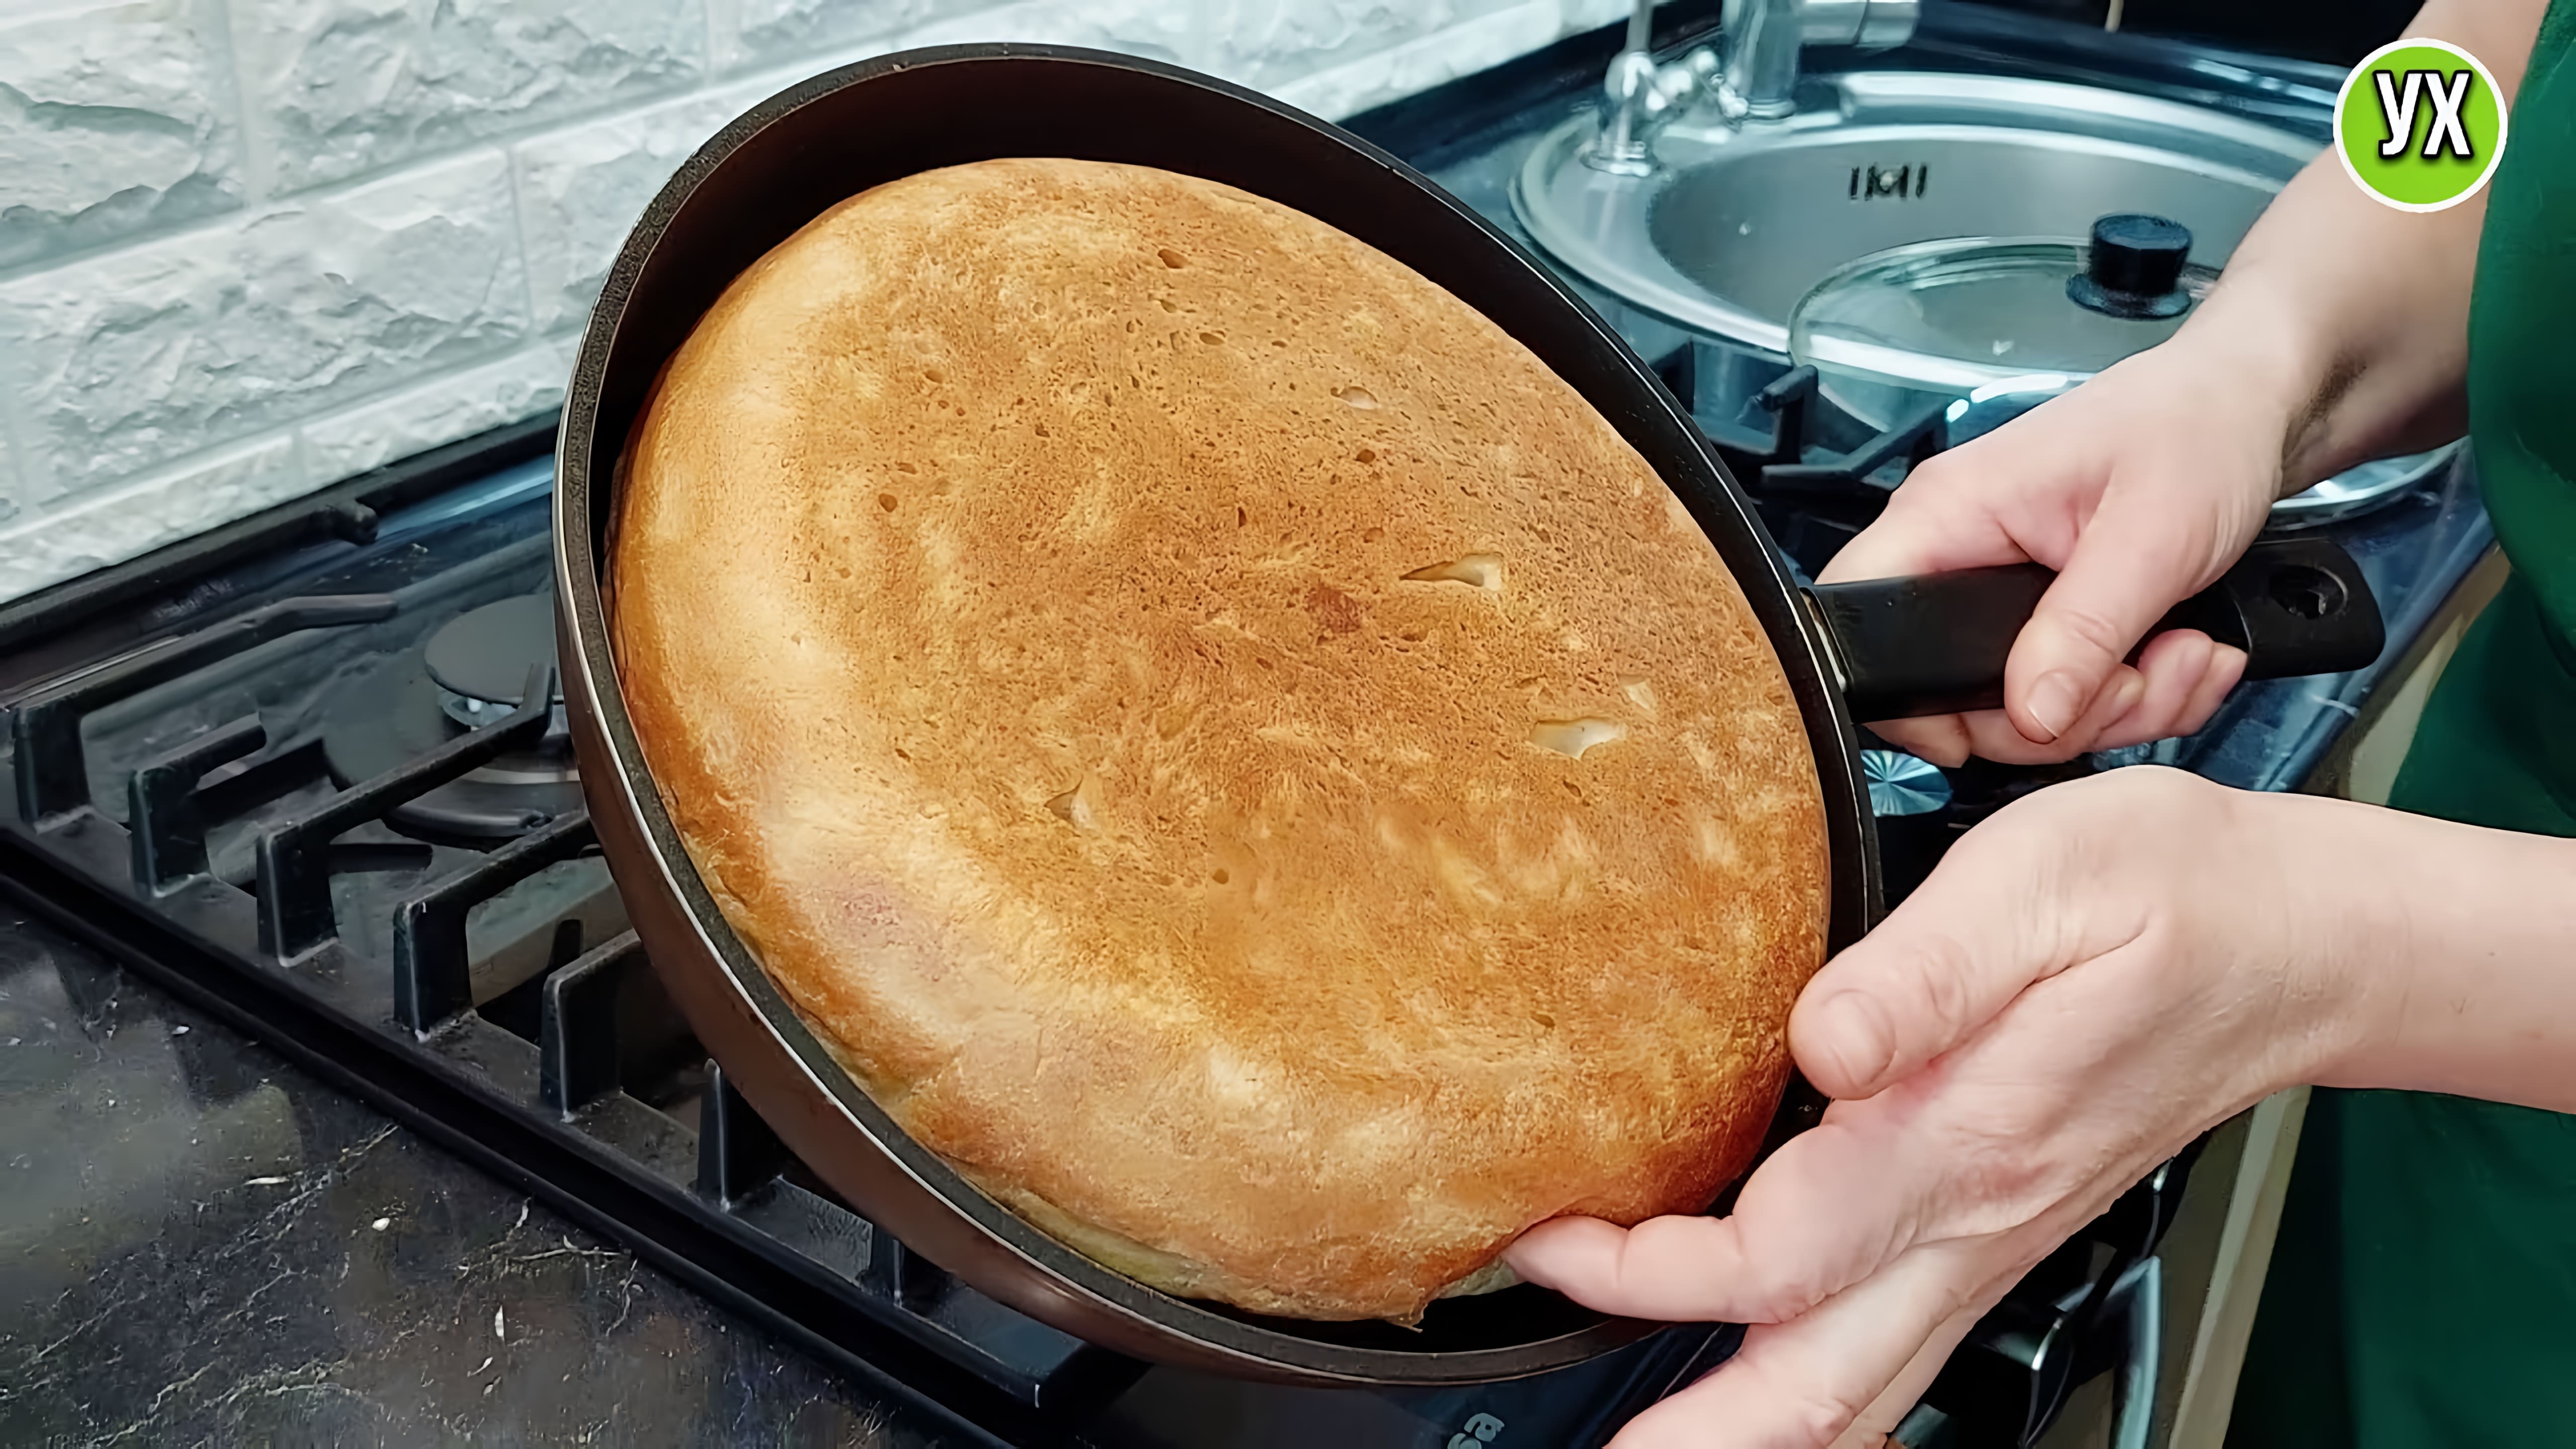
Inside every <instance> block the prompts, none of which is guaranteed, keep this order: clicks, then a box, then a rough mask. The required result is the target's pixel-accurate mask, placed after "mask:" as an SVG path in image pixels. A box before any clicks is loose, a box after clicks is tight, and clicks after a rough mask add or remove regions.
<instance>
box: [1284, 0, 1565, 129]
mask: <svg viewBox="0 0 2576 1449" xmlns="http://www.w3.org/2000/svg"><path fill="white" fill-rule="evenodd" d="M1265 3H1267V0H1265ZM1290 3H1299V4H1306V3H1313V0H1290ZM1354 8H1358V7H1354ZM1570 33H1572V32H1571V31H1569V30H1568V29H1567V28H1566V25H1565V17H1564V12H1563V11H1562V10H1561V9H1560V8H1559V7H1558V5H1557V3H1556V0H1528V3H1524V4H1520V5H1515V6H1513V7H1511V8H1509V9H1505V10H1497V11H1494V12H1492V13H1490V14H1485V15H1480V16H1477V17H1475V18H1474V19H1471V20H1467V21H1464V22H1462V23H1457V24H1452V25H1449V26H1447V27H1445V28H1443V29H1440V30H1437V31H1434V32H1432V33H1430V34H1428V35H1421V36H1416V37H1413V38H1411V39H1408V40H1404V41H1402V42H1400V43H1397V44H1393V45H1387V46H1383V47H1372V46H1365V45H1362V46H1347V47H1344V48H1343V51H1344V52H1348V51H1356V52H1357V53H1358V58H1357V59H1355V60H1351V61H1347V62H1345V63H1343V64H1340V65H1335V66H1332V67H1330V68H1328V69H1321V70H1307V71H1305V72H1304V73H1301V74H1297V75H1295V76H1293V78H1292V77H1287V76H1286V75H1285V72H1286V70H1287V68H1288V67H1289V66H1290V65H1296V64H1302V62H1299V61H1293V60H1292V61H1288V62H1281V63H1277V64H1274V65H1273V66H1272V67H1271V69H1272V71H1273V73H1274V75H1275V76H1278V77H1279V78H1272V79H1264V80H1261V81H1258V82H1255V84H1258V85H1260V86H1261V88H1262V89H1264V90H1267V91H1269V92H1270V93H1271V94H1273V95H1275V96H1277V97H1279V98H1280V99H1281V100H1283V101H1286V102H1287V103H1289V104H1290V105H1292V106H1296V107H1298V108H1299V109H1301V110H1305V111H1309V112H1311V113H1313V114H1315V115H1318V116H1322V117H1324V118H1325V119H1327V120H1336V121H1337V120H1341V119H1342V118H1344V117H1346V116H1352V115H1356V114H1358V113H1359V112H1361V111H1365V110H1367V109H1368V108H1369V107H1371V106H1375V105H1382V104H1384V103H1385V102H1388V101H1392V100H1396V99H1399V98H1401V97H1404V96H1409V95H1413V94H1415V93H1416V92H1419V91H1425V90H1429V89H1430V88H1431V87H1433V86H1436V85H1441V84H1444V83H1446V82H1448V81H1452V80H1456V79H1457V78H1458V77H1460V76H1462V75H1472V74H1474V73H1475V72H1477V71H1480V70H1484V69H1486V68H1487V67H1489V66H1494V65H1499V64H1501V63H1502V62H1504V61H1506V60H1510V59H1512V58H1513V57H1515V56H1520V55H1526V54H1528V53H1529V52H1531V51H1533V50H1536V49H1538V48H1539V47H1541V46H1543V45H1549V44H1552V43H1554V42H1555V41H1557V40H1559V39H1561V38H1563V37H1564V36H1565V35H1567V34H1570Z"/></svg>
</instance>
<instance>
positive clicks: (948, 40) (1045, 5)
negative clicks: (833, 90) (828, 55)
mask: <svg viewBox="0 0 2576 1449" xmlns="http://www.w3.org/2000/svg"><path fill="white" fill-rule="evenodd" d="M1205 3H1209V0H1199V3H1197V4H1193V3H1176V0H1020V3H1018V4H1007V5H996V6H992V7H989V8H985V9H978V10H975V11H973V12H972V13H970V14H964V15H956V16H953V17H951V18H949V19H945V20H939V21H934V22H933V23H931V24H929V25H925V26H923V27H922V28H921V29H919V30H916V31H907V32H905V33H904V34H903V35H901V36H899V37H889V38H888V43H880V44H877V45H874V46H871V47H869V49H871V50H880V51H882V50H894V49H898V48H904V47H910V46H916V45H959V44H964V43H966V42H969V41H986V40H1025V41H1032V42H1036V43H1039V44H1046V45H1079V46H1087V47H1089V48H1091V49H1093V50H1114V51H1117V52H1119V53H1120V54H1123V55H1141V56H1146V57H1149V58H1151V59H1154V60H1163V61H1171V62H1173V63H1176V64H1179V65H1187V66H1194V67H1199V68H1202V69H1203V68H1204V67H1205V62H1204V61H1203V60H1202V59H1201V58H1200V55H1201V52H1203V51H1204V50H1205V49H1206V44H1205V36H1206V30H1207V26H1206V20H1205V16H1204V14H1203V13H1202V11H1201V9H1200V8H1199V7H1200V4H1205ZM836 63H838V62H837V61H836Z"/></svg>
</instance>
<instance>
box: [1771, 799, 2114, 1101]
mask: <svg viewBox="0 0 2576 1449" xmlns="http://www.w3.org/2000/svg"><path fill="white" fill-rule="evenodd" d="M2043 793H2046V792H2043ZM2032 803H2036V802H2035V800H2034V801H2031V802H2024V803H2023V805H2021V806H2016V807H2015V808H2016V809H2021V808H2027V806H2028V805H2030V804H2032ZM2004 818H2008V817H1998V819H1999V820H2001V819H2004ZM2068 845H2069V842H2067V841H2066V840H2065V839H2064V838H2063V836H2062V833H2061V832H2052V831H2047V830H2039V831H2030V830H2024V831H2007V832H2005V833H2002V834H1997V833H1996V832H1995V830H1994V829H1993V826H1992V825H1991V824H1990V825H1988V826H1983V827H1980V828H1979V829H1977V830H1972V831H1970V832H1969V833H1968V834H1967V836H1966V837H1965V838H1964V839H1962V840H1961V841H1960V842H1959V843H1958V845H1956V846H1954V847H1952V848H1951V850H1950V852H1949V854H1948V855H1946V856H1945V857H1943V859H1942V861H1941V863H1940V865H1938V866H1937V867H1935V868H1934V870H1933V872H1932V876H1931V878H1930V879H1929V880H1927V881H1925V882H1924V883H1923V885H1922V886H1921V887H1920V888H1918V889H1917V890H1916V891H1915V892H1914V893H1913V894H1912V895H1910V896H1908V897H1906V898H1905V901H1904V902H1903V903H1902V904H1901V905H1899V906H1898V907H1897V908H1896V909H1895V910H1894V911H1892V912H1890V913H1889V915H1888V917H1887V919H1886V920H1885V921H1884V922H1882V923H1881V924H1880V925H1879V927H1878V929H1877V930H1874V931H1872V932H1870V933H1869V934H1868V935H1866V936H1864V937H1862V938H1861V939H1860V940H1858V941H1856V942H1854V943H1853V944H1852V945H1850V946H1849V947H1847V948H1845V949H1844V950H1843V952H1842V954H1840V955H1838V956H1836V957H1834V958H1833V959H1832V960H1830V961H1828V962H1826V963H1825V965H1824V969H1822V970H1820V971H1818V972H1817V973H1816V975H1815V977H1814V978H1813V979H1812V980H1810V981H1809V982H1808V983H1807V987H1806V989H1805V990H1804V991H1803V992H1801V993H1800V994H1799V996H1798V1004H1797V1006H1796V1007H1795V1008H1794V1009H1792V1010H1791V1012H1790V1013H1789V1051H1790V1054H1791V1055H1792V1056H1794V1057H1796V1059H1797V1062H1798V1068H1799V1070H1800V1071H1802V1072H1804V1073H1805V1074H1806V1076H1807V1080H1809V1081H1810V1082H1813V1083H1814V1084H1815V1085H1816V1087H1817V1089H1818V1090H1820V1091H1822V1092H1824V1093H1825V1094H1826V1095H1828V1096H1832V1097H1836V1098H1839V1099H1842V1100H1845V1101H1849V1100H1853V1099H1856V1098H1862V1097H1871V1096H1875V1095H1877V1094H1878V1093H1879V1092H1880V1091H1882V1090H1884V1089H1885V1088H1886V1087H1887V1086H1888V1085H1889V1084H1890V1083H1892V1082H1896V1081H1899V1080H1902V1079H1903V1078H1905V1077H1908V1076H1911V1075H1912V1074H1914V1073H1915V1072H1917V1071H1919V1070H1921V1069H1922V1067H1923V1065H1924V1064H1925V1063H1927V1062H1929V1061H1931V1060H1932V1059H1934V1058H1935V1057H1938V1056H1940V1055H1941V1054H1942V1053H1944V1052H1946V1051H1949V1050H1950V1049H1951V1048H1953V1047H1955V1046H1957V1045H1958V1044H1959V1043H1961V1042H1963V1041H1965V1040H1967V1039H1968V1038H1969V1037H1971V1036H1973V1035H1975V1034H1976V1033H1977V1032H1978V1031H1980V1030H1981V1029H1983V1028H1984V1027H1985V1025H1986V1023H1988V1022H1989V1021H1992V1020H1993V1019H1994V1016H1995V1013H1997V1012H1999V1011H2001V1010H2002V1009H2003V1008H2004V1006H2005V1005H2006V1004H2007V1003H2009V1002H2010V1001H2011V1000H2012V999H2013V998H2014V997H2016V996H2018V995H2020V994H2021V993H2022V991H2023V990H2025V989H2026V988H2028V987H2029V986H2030V985H2031V984H2032V983H2033V982H2036V981H2041V980H2045V979H2047V978H2048V977H2050V976H2053V975H2055V974H2056V973H2057V972H2059V971H2061V970H2064V969H2065V967H2066V965H2067V963H2068V962H2069V961H2071V960H2073V959H2074V954H2073V953H2074V949H2075V948H2076V947H2077V946H2078V945H2082V944H2086V943H2083V942H2077V941H2073V940H2070V939H2068V938H2065V937H2064V936H2063V934H2062V933H2058V932H2053V931H2050V930H2047V929H2046V928H2045V927H2044V926H2042V925H2039V924H2038V923H2037V922H2035V921H2034V918H2033V917H2032V915H2031V913H2030V912H2029V911H2028V910H2026V909H2025V908H2024V907H2025V903H2026V902H2027V901H2029V900H2031V899H2034V898H2037V897H2039V896H2040V895H2041V894H2043V887H2046V886H2047V881H2046V877H2045V873H2046V872H2049V871H2052V870H2057V869H2061V868H2062V863H2063V858H2064V856H2065V855H2066V853H2067V849H2068ZM2040 851H2046V852H2049V853H2047V854H2041V853H2038V852H2040Z"/></svg>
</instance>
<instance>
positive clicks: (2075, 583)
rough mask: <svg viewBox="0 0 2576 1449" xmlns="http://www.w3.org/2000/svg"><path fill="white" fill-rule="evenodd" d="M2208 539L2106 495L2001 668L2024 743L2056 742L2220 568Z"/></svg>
mask: <svg viewBox="0 0 2576 1449" xmlns="http://www.w3.org/2000/svg"><path fill="white" fill-rule="evenodd" d="M2211 534H2212V530H2211V529H2209V528H2207V527H2203V526H2198V525H2197V524H2196V523H2195V522H2194V521H2193V520H2192V519H2190V518H2189V517H2188V516H2187V515H2178V514H2177V513H2175V512H2173V511H2171V510H2167V511H2163V512H2155V511H2151V510H2150V509H2148V508H2146V507H2143V506H2139V505H2127V506H2123V505H2122V504H2121V503H2120V502H2119V501H2118V500H2117V499H2115V498H2114V497H2112V496H2108V495H2106V496H2105V499H2104V501H2103V505H2102V508H2101V510H2100V511H2099V512H2097V513H2096V514H2095V515H2094V516H2093V518H2092V519H2091V520H2090V521H2089V522H2088V523H2087V524H2086V525H2085V527H2084V531H2083V532H2082V533H2081V534H2080V535H2079V536H2078V537H2077V538H2076V540H2075V545H2074V550H2073V552H2072V554H2070V555H2069V557H2068V558H2067V559H2066V561H2065V566H2064V567H2063V568H2061V569H2059V571H2058V575H2057V579H2056V581H2055V582H2053V583H2051V584H2050V585H2049V586H2048V591H2047V592H2046V593H2045V594H2042V595H2041V596H2040V600H2039V608H2038V609H2037V610H2036V611H2034V612H2033V613H2032V615H2031V620H2030V622H2029V623H2028V624H2027V625H2024V626H2023V628H2022V631H2021V637H2020V638H2019V639H2018V640H2016V641H2015V642H2014V644H2013V651H2012V658H2011V660H2010V662H2008V663H2007V664H2006V665H2005V667H2004V702H2005V709H2006V711H2007V712H2008V713H2009V714H2010V715H2011V716H2012V722H2013V724H2014V726H2015V727H2016V728H2018V729H2019V730H2020V731H2021V733H2022V734H2023V736H2024V737H2025V738H2028V739H2030V740H2032V741H2034V742H2038V743H2048V742H2052V741H2054V740H2056V739H2057V738H2058V737H2059V736H2060V735H2062V734H2065V733H2066V732H2067V731H2068V730H2069V729H2071V728H2073V727H2074V726H2075V724H2076V723H2077V722H2078V721H2079V720H2081V719H2082V718H2083V717H2084V715H2085V713H2086V711H2087V709H2088V708H2089V707H2090V705H2091V704H2092V702H2093V701H2094V699H2095V698H2096V697H2097V696H2099V695H2100V693H2101V692H2102V690H2103V688H2104V686H2106V685H2108V684H2109V683H2111V681H2112V679H2113V676H2114V675H2115V674H2116V672H2117V671H2118V670H2119V669H2120V668H2121V661H2122V660H2124V659H2125V658H2127V657H2128V653H2129V651H2130V650H2131V649H2133V648H2135V647H2136V646H2137V643H2138V641H2139V640H2140V639H2143V638H2145V637H2146V633H2147V630H2148V629H2149V628H2150V627H2152V626H2153V625H2154V624H2155V622H2156V620H2157V619H2159V618H2161V617H2163V615H2164V613H2165V611H2166V610H2167V609H2170V608H2172V607H2173V606H2174V602H2175V601H2176V600H2178V599H2181V598H2184V597H2185V596H2187V595H2189V594H2190V593H2191V592H2192V591H2193V590H2194V589H2197V588H2199V587H2200V586H2201V585H2202V584H2203V583H2205V582H2207V579H2206V578H2205V577H2204V575H2212V574H2214V573H2215V572H2216V571H2217V568H2218V567H2219V565H2221V564H2222V563H2223V562H2224V560H2222V559H2220V558H2219V557H2218V556H2217V541H2216V539H2215V538H2214V537H2213V536H2211Z"/></svg>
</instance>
